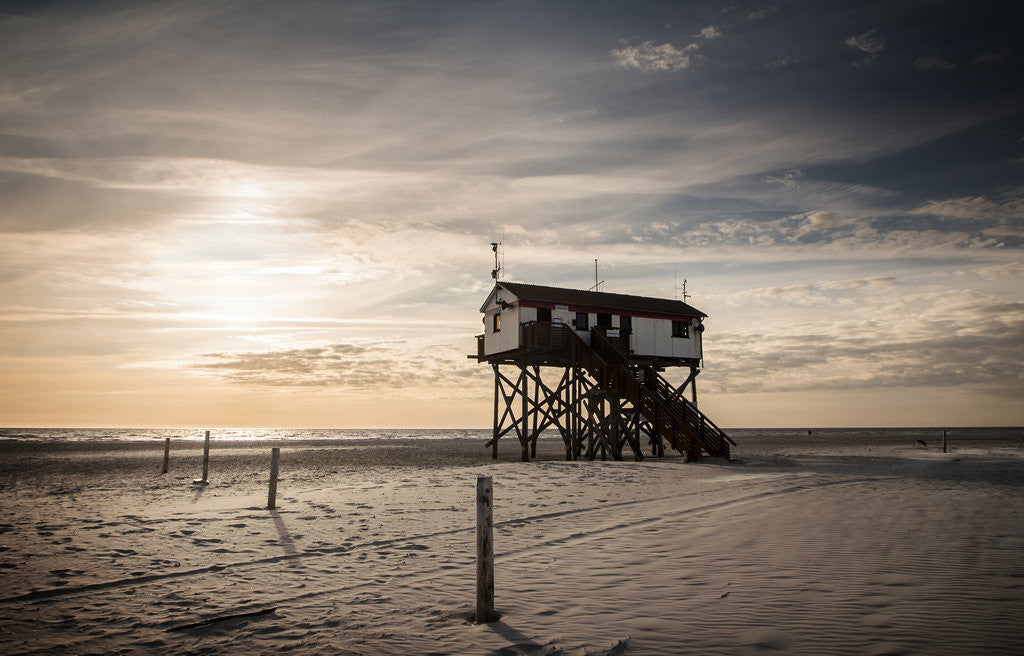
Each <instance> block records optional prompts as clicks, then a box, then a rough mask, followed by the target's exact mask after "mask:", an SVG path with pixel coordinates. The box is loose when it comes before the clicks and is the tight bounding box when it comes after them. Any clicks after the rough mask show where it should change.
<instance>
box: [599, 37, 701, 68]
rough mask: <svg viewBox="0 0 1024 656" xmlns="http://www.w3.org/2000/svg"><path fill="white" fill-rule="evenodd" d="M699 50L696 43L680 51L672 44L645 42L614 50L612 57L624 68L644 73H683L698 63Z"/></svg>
mask: <svg viewBox="0 0 1024 656" xmlns="http://www.w3.org/2000/svg"><path fill="white" fill-rule="evenodd" d="M698 50H700V45H698V44H696V43H691V44H689V45H687V46H684V47H683V48H682V49H678V48H676V47H675V46H673V45H672V44H671V43H662V44H661V45H656V44H654V43H653V42H651V41H644V42H643V43H642V44H640V45H639V46H627V47H625V48H619V49H616V50H612V56H613V57H615V59H616V60H617V61H618V63H619V66H621V67H623V68H636V69H639V70H641V71H644V72H650V71H682V70H686V69H687V68H690V66H692V65H693V64H694V63H695V62H696V61H698V58H699V57H700V55H699V54H697V51H698Z"/></svg>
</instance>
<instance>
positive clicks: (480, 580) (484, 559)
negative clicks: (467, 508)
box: [476, 476, 494, 624]
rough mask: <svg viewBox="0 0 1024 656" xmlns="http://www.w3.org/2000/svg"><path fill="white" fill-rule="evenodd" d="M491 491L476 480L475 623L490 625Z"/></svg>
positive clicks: (484, 481) (481, 479)
mask: <svg viewBox="0 0 1024 656" xmlns="http://www.w3.org/2000/svg"><path fill="white" fill-rule="evenodd" d="M493 509H494V489H493V486H492V485H491V477H490V476H478V477H477V479H476V623H477V624H483V623H485V622H493V621H494V515H493Z"/></svg>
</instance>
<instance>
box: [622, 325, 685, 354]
mask: <svg viewBox="0 0 1024 656" xmlns="http://www.w3.org/2000/svg"><path fill="white" fill-rule="evenodd" d="M629 342H630V348H632V349H633V352H634V353H635V354H636V355H656V356H662V357H673V358H693V359H698V358H700V357H701V341H700V333H698V332H697V331H696V330H695V329H694V327H693V326H691V327H690V336H689V337H687V338H684V337H673V336H672V320H671V319H651V318H648V317H634V318H633V334H632V336H631V337H630V340H629Z"/></svg>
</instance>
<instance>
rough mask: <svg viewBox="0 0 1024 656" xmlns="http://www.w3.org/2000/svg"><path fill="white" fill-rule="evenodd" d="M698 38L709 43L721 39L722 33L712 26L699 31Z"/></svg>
mask: <svg viewBox="0 0 1024 656" xmlns="http://www.w3.org/2000/svg"><path fill="white" fill-rule="evenodd" d="M700 37H701V38H702V39H706V40H708V41H710V40H712V39H721V38H722V33H721V32H720V31H719V30H718V28H717V27H715V26H714V25H708V26H707V27H705V28H703V29H701V31H700Z"/></svg>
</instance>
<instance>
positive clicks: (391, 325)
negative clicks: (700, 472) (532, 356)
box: [0, 0, 1024, 428]
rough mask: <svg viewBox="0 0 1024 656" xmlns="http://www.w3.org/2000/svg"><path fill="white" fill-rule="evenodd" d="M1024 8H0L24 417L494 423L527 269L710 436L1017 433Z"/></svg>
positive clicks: (7, 273)
mask: <svg viewBox="0 0 1024 656" xmlns="http://www.w3.org/2000/svg"><path fill="white" fill-rule="evenodd" d="M1021 7H1022V5H1021V4H1020V3H1013V2H985V1H978V2H971V3H966V2H943V1H941V0H929V1H903V0H888V1H885V2H856V3H847V2H835V3H833V2H772V3H765V2H744V1H737V2H731V3H725V2H686V1H677V2H641V3H637V2H601V1H599V0H595V1H587V2H582V1H580V2H571V1H565V2H533V1H529V0H525V1H516V2H487V1H481V2H471V1H462V2H416V1H410V2H401V1H379V2H327V1H322V2H315V1H314V2H309V1H304V0H298V1H296V2H288V3H281V2H249V1H244V0H239V1H227V2H219V1H216V0H214V1H206V2H174V3H168V2H144V1H132V2H78V1H76V2H59V1H54V2H45V1H41V2H0V425H4V426H83V427H84V426H98V427H104V426H110V427H149V426H153V427H207V428H210V427H219V426H239V427H285V428H289V427H292V428H305V427H324V428H345V427H353V428H354V427H481V428H486V427H489V425H490V421H491V412H492V407H491V404H492V393H493V388H492V385H493V383H492V373H491V371H490V369H489V367H488V366H487V365H481V364H477V363H476V362H475V361H474V360H470V359H468V358H467V357H466V356H467V354H470V353H474V352H475V339H474V335H476V334H478V333H479V332H481V330H482V325H481V315H480V314H479V307H480V304H481V303H482V302H483V300H484V298H485V297H486V295H487V293H488V291H489V290H490V288H491V286H492V284H493V281H492V280H491V279H490V270H491V268H492V267H493V260H492V253H491V249H490V245H489V244H490V242H492V241H496V240H501V241H502V243H503V245H504V255H505V263H504V264H505V267H504V271H503V275H504V277H505V278H506V279H509V280H519V281H524V282H530V283H535V284H543V285H554V286H564V287H576V288H584V289H585V288H588V287H590V286H591V285H593V284H594V260H595V259H597V260H598V263H599V276H600V278H601V279H602V280H604V281H605V284H604V287H603V289H604V290H605V291H609V292H618V293H630V294H639V295H646V296H656V297H663V298H674V297H678V294H679V292H680V290H679V286H680V284H681V282H682V280H684V279H685V280H686V281H687V289H686V290H687V292H688V293H689V294H690V295H691V296H690V297H689V298H688V302H689V303H691V304H692V305H694V306H696V307H697V308H699V309H700V310H701V311H703V312H704V313H706V314H707V315H708V319H707V320H706V326H707V330H706V332H705V333H704V356H705V361H704V368H703V371H702V373H701V374H700V376H699V377H698V390H699V394H700V404H701V408H702V409H703V410H705V412H707V413H708V414H709V415H710V416H711V417H712V419H714V421H715V422H716V423H718V424H719V425H721V426H723V427H741V426H743V427H759V426H760V427H773V426H774V427H800V426H808V427H811V426H935V427H950V426H982V425H1024V284H1022V283H1024V257H1022V252H1024V251H1022V248H1024V46H1022V42H1021V39H1020V38H1019V36H1020V32H1019V30H1020V26H1021V25H1022V24H1024V9H1022V8H1021Z"/></svg>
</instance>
